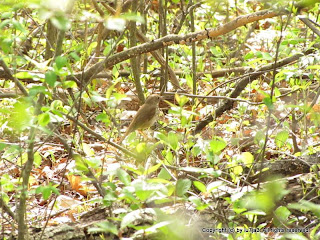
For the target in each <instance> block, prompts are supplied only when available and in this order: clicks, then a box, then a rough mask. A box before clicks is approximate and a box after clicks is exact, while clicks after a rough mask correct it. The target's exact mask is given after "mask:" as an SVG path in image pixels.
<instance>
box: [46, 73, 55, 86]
mask: <svg viewBox="0 0 320 240" xmlns="http://www.w3.org/2000/svg"><path fill="white" fill-rule="evenodd" d="M45 81H46V83H48V85H49V86H50V87H54V85H55V83H56V81H57V74H56V73H55V72H53V71H48V72H46V74H45Z"/></svg>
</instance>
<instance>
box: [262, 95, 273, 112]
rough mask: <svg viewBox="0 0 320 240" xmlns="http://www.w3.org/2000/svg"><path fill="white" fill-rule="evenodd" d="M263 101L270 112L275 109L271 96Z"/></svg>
mask: <svg viewBox="0 0 320 240" xmlns="http://www.w3.org/2000/svg"><path fill="white" fill-rule="evenodd" d="M262 101H263V103H264V104H265V105H266V106H267V107H268V109H270V110H272V109H274V105H273V102H272V100H271V98H270V97H269V96H268V97H265V98H264V99H263V100H262Z"/></svg>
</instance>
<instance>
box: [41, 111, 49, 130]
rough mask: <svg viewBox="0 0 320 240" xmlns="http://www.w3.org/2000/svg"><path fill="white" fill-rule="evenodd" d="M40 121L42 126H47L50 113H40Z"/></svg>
mask: <svg viewBox="0 0 320 240" xmlns="http://www.w3.org/2000/svg"><path fill="white" fill-rule="evenodd" d="M38 123H39V124H40V126H43V127H44V126H47V125H48V124H49V123H50V114H49V113H48V112H45V113H42V114H40V115H38Z"/></svg>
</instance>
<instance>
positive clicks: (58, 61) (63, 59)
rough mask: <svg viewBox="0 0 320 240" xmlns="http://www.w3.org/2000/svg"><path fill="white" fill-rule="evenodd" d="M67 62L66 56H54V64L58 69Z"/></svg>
mask: <svg viewBox="0 0 320 240" xmlns="http://www.w3.org/2000/svg"><path fill="white" fill-rule="evenodd" d="M67 62H68V59H67V58H66V57H62V56H58V57H57V58H56V66H57V68H58V70H60V69H61V68H63V67H64V66H65V65H66V64H67Z"/></svg>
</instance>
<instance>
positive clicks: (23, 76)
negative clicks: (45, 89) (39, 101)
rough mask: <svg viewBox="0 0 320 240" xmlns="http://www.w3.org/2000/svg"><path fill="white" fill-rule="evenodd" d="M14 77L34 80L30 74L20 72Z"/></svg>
mask: <svg viewBox="0 0 320 240" xmlns="http://www.w3.org/2000/svg"><path fill="white" fill-rule="evenodd" d="M14 76H15V77H16V78H19V79H29V78H31V79H32V78H33V76H32V75H31V74H30V73H28V72H18V73H16V74H14Z"/></svg>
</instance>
